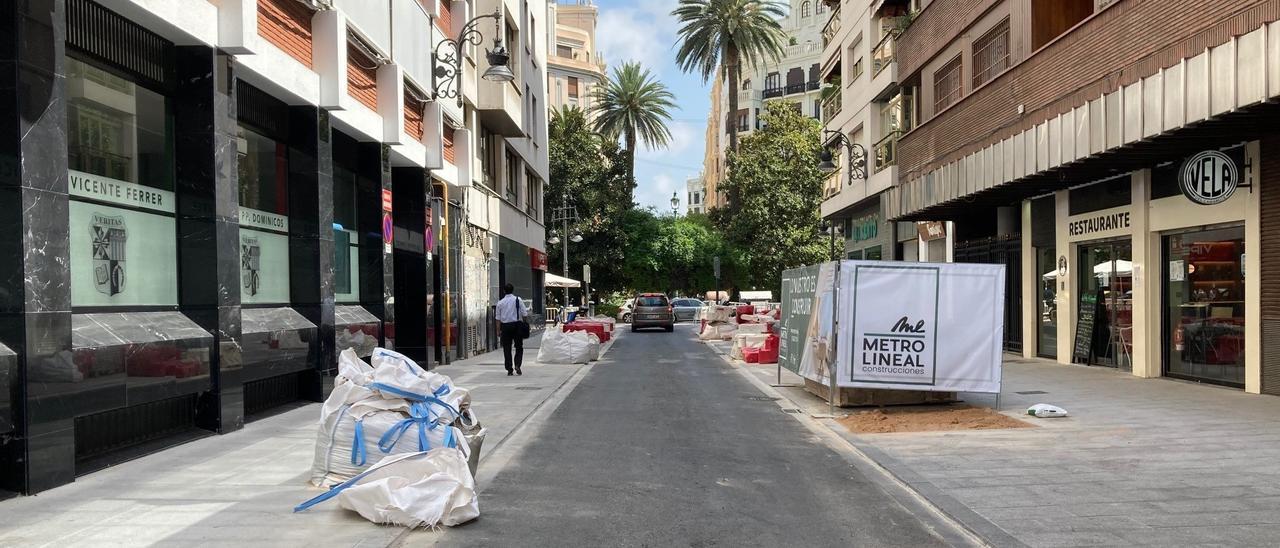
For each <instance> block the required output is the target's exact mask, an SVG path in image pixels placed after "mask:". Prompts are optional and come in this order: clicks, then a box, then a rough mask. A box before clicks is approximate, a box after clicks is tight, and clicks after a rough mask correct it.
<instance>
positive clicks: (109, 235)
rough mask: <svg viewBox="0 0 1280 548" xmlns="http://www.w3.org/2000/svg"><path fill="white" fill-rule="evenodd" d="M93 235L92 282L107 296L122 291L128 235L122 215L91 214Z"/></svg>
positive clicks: (90, 230) (91, 232) (90, 228)
mask: <svg viewBox="0 0 1280 548" xmlns="http://www.w3.org/2000/svg"><path fill="white" fill-rule="evenodd" d="M89 233H90V235H91V236H92V237H93V283H94V285H95V286H97V288H98V291H99V292H101V293H102V294H104V295H106V296H108V297H110V296H112V295H117V294H119V293H121V292H123V291H124V281H125V278H124V252H125V241H127V240H128V239H129V234H128V229H126V228H125V224H124V217H121V216H108V215H103V214H101V213H94V214H93V221H92V222H91V223H90V224H89Z"/></svg>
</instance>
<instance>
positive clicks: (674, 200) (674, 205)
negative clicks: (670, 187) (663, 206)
mask: <svg viewBox="0 0 1280 548" xmlns="http://www.w3.org/2000/svg"><path fill="white" fill-rule="evenodd" d="M679 212H680V198H679V197H678V196H676V193H675V192H672V193H671V216H672V217H675V216H676V214H677V213H679Z"/></svg>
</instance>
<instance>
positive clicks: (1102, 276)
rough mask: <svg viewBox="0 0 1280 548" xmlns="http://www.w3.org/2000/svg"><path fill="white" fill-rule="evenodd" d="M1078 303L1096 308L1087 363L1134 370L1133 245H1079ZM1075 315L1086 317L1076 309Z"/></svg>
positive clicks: (1125, 242) (1127, 242)
mask: <svg viewBox="0 0 1280 548" xmlns="http://www.w3.org/2000/svg"><path fill="white" fill-rule="evenodd" d="M1077 249H1078V254H1077V262H1076V264H1077V265H1078V268H1079V269H1080V275H1079V280H1078V283H1079V293H1078V295H1079V296H1080V298H1079V301H1078V303H1077V307H1089V306H1093V307H1094V310H1093V312H1094V313H1093V318H1094V323H1093V328H1092V329H1091V330H1089V331H1090V333H1087V334H1086V333H1078V334H1077V337H1082V336H1083V337H1089V341H1090V342H1089V348H1090V351H1089V356H1088V358H1087V360H1086V362H1085V363H1088V364H1090V365H1101V366H1105V367H1117V368H1120V369H1126V370H1131V369H1133V244H1132V242H1131V241H1130V240H1129V239H1128V238H1125V239H1122V240H1112V241H1103V242H1090V243H1085V244H1080V246H1079V247H1078V248H1077ZM1076 316H1077V317H1078V318H1079V317H1087V316H1088V311H1087V310H1080V309H1079V308H1077V310H1076Z"/></svg>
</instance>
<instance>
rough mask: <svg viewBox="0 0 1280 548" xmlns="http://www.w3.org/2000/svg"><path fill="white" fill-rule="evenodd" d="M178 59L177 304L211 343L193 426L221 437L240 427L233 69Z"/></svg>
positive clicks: (186, 52) (198, 54) (217, 62)
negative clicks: (205, 385) (207, 382)
mask: <svg viewBox="0 0 1280 548" xmlns="http://www.w3.org/2000/svg"><path fill="white" fill-rule="evenodd" d="M176 56H177V58H176V69H177V78H176V79H175V80H176V81H177V86H176V89H175V90H174V97H173V101H172V102H171V104H172V105H173V109H174V140H175V142H174V156H175V157H174V164H175V170H176V180H177V181H176V185H175V189H174V190H175V191H176V193H177V200H178V218H177V229H178V276H179V280H181V283H179V284H178V287H179V293H178V303H179V308H180V309H181V310H182V312H183V313H184V314H186V315H187V317H189V318H191V320H192V321H194V322H196V323H197V324H199V325H200V327H202V328H204V329H205V330H207V331H208V332H209V333H211V334H212V335H213V337H214V351H213V355H212V358H213V359H212V362H213V363H212V367H211V368H210V376H211V377H212V378H211V381H212V389H211V390H210V391H209V392H206V393H204V394H201V397H200V400H199V403H198V406H197V412H196V424H197V425H198V426H200V427H201V428H207V429H209V430H213V431H215V432H222V433H225V432H231V431H234V430H239V429H240V428H241V427H243V426H244V382H243V380H242V379H241V371H242V368H241V364H242V361H241V351H240V349H241V344H240V343H241V324H240V206H239V201H238V195H237V185H238V173H237V169H236V161H237V155H238V154H237V151H236V97H235V90H236V86H235V81H236V75H235V64H234V62H233V61H232V58H231V57H230V56H228V55H224V54H220V53H218V52H217V51H216V50H214V49H213V48H209V47H204V46H180V47H178V48H177V51H176Z"/></svg>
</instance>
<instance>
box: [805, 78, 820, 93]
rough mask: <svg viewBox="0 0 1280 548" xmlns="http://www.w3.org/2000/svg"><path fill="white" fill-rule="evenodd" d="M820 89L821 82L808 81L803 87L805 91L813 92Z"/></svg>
mask: <svg viewBox="0 0 1280 548" xmlns="http://www.w3.org/2000/svg"><path fill="white" fill-rule="evenodd" d="M820 87H822V82H819V81H817V80H810V81H809V82H806V83H805V85H804V89H805V91H813V90H815V89H818V88H820Z"/></svg>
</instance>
